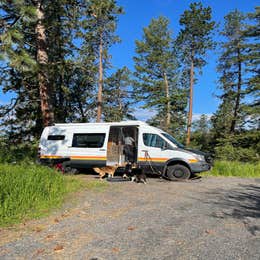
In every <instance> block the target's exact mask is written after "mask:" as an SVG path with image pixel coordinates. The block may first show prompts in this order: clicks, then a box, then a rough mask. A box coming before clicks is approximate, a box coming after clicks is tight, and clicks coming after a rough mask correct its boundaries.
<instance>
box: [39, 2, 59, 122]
mask: <svg viewBox="0 0 260 260" xmlns="http://www.w3.org/2000/svg"><path fill="white" fill-rule="evenodd" d="M36 13H37V24H36V28H35V32H36V37H37V38H36V42H37V62H38V64H39V71H38V80H39V92H40V100H41V112H42V120H43V125H44V126H48V125H52V124H53V123H54V114H53V109H52V105H51V91H50V86H49V84H48V76H47V72H46V65H47V64H48V54H47V42H46V34H45V27H44V24H43V20H44V12H43V10H42V7H41V1H37V2H36Z"/></svg>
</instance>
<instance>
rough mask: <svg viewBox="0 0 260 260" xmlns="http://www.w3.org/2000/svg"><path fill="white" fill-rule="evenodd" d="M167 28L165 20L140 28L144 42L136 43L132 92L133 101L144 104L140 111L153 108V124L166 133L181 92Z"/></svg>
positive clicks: (167, 23)
mask: <svg viewBox="0 0 260 260" xmlns="http://www.w3.org/2000/svg"><path fill="white" fill-rule="evenodd" d="M168 27H169V20H168V19H167V18H165V17H163V16H160V17H159V18H158V19H152V21H151V23H150V24H149V26H148V27H146V28H144V29H143V39H142V40H141V41H139V40H137V41H136V54H137V55H136V56H135V57H134V61H135V73H134V75H135V78H136V80H135V83H134V92H135V99H136V101H141V102H143V103H144V105H143V108H154V109H156V112H157V115H156V116H155V118H154V119H153V121H154V123H155V124H160V125H161V127H162V128H164V129H168V130H169V129H170V128H171V123H172V122H173V118H172V114H173V113H174V106H175V104H177V103H178V102H179V100H178V99H177V98H178V95H179V94H180V93H179V92H180V90H179V89H178V87H177V76H178V70H177V68H178V64H177V61H176V58H175V55H174V51H173V39H172V35H171V31H170V30H169V28H168ZM175 115H176V114H175ZM158 119H160V120H159V122H158ZM161 120H163V122H162V121H161ZM156 122H157V123H156ZM150 123H151V122H150Z"/></svg>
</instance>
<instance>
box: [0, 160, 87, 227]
mask: <svg viewBox="0 0 260 260" xmlns="http://www.w3.org/2000/svg"><path fill="white" fill-rule="evenodd" d="M82 187H86V184H85V182H83V180H79V179H76V178H75V177H74V178H73V177H69V176H64V175H62V174H61V173H59V172H57V171H55V170H52V169H49V168H47V167H43V166H38V165H33V164H32V165H25V164H23V165H10V164H9V165H8V164H0V226H5V225H8V224H13V223H18V222H21V221H23V220H26V219H31V218H35V217H39V216H42V215H46V214H47V213H48V212H49V211H50V209H53V208H55V207H59V206H60V205H61V203H62V202H63V200H64V197H65V195H66V194H67V193H68V192H72V191H76V190H78V189H80V188H82Z"/></svg>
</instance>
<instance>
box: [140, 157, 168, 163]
mask: <svg viewBox="0 0 260 260" xmlns="http://www.w3.org/2000/svg"><path fill="white" fill-rule="evenodd" d="M168 160H169V158H156V157H154V158H147V157H139V158H138V161H141V162H143V161H150V162H166V161H168Z"/></svg>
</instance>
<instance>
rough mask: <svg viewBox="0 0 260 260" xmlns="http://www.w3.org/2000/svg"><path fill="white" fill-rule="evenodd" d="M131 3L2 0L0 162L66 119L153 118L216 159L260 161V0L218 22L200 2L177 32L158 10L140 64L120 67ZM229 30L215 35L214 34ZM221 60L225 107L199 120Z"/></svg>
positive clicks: (139, 47) (28, 152)
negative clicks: (120, 28) (121, 28)
mask: <svg viewBox="0 0 260 260" xmlns="http://www.w3.org/2000/svg"><path fill="white" fill-rule="evenodd" d="M121 16H124V6H119V5H118V4H117V2H116V0H103V1H99V0H52V1H47V0H14V1H9V0H1V2H0V89H1V92H2V94H1V95H3V96H5V95H6V96H7V95H8V96H9V97H10V102H8V103H2V104H0V162H13V161H19V160H23V159H25V158H34V157H35V155H36V153H37V144H38V141H39V137H40V134H41V132H42V130H43V128H44V127H45V126H48V125H52V124H53V123H61V122H67V123H69V122H102V121H104V122H111V121H122V120H135V119H136V118H135V115H134V111H135V107H137V104H139V105H140V104H141V106H142V108H146V109H152V110H153V111H154V116H153V117H151V118H149V120H148V121H147V122H148V123H149V124H151V125H153V126H158V127H159V128H161V129H164V130H165V131H167V132H169V133H171V134H172V135H174V136H175V137H176V138H177V139H178V140H179V141H181V142H182V143H185V144H186V145H187V146H190V147H193V148H197V149H201V150H203V151H207V152H210V153H211V154H212V155H213V156H214V157H215V158H216V159H219V160H227V161H240V162H256V161H258V160H259V154H260V134H259V127H260V121H259V120H260V99H259V94H260V58H259V57H260V56H259V51H260V42H259V39H260V30H259V28H260V7H259V6H256V7H255V10H254V12H251V13H244V12H242V11H240V10H237V9H235V10H233V11H231V12H230V13H228V14H225V16H224V17H223V23H222V24H218V23H217V22H216V21H214V20H213V18H212V9H211V7H210V6H204V5H203V4H202V3H201V2H192V3H191V4H190V6H189V8H188V9H187V10H185V11H184V12H183V14H182V15H181V16H180V17H179V25H180V28H181V29H180V31H179V32H178V34H177V35H176V36H174V37H173V36H172V33H171V30H170V27H169V24H170V19H169V18H167V17H165V16H159V17H155V18H153V19H152V20H151V21H150V24H149V25H148V26H147V27H144V28H142V30H143V31H142V39H138V40H136V41H135V55H134V57H133V61H134V70H131V69H129V68H128V67H127V66H124V67H122V68H119V69H117V70H113V64H112V62H111V54H110V49H111V47H112V46H113V45H115V44H117V43H119V42H120V38H119V37H118V35H117V33H116V29H117V24H118V21H119V19H120V17H121ZM217 30H218V33H220V34H221V35H222V38H223V39H224V40H223V41H222V42H215V41H214V40H213V37H212V35H213V34H214V33H216V31H217ZM216 49H217V50H218V52H219V53H220V55H219V57H218V62H217V64H216V69H217V72H218V81H217V82H216V84H217V88H218V89H219V90H220V93H221V94H220V95H219V96H218V99H219V107H218V109H217V111H216V112H215V113H214V114H213V116H212V117H211V118H208V117H207V116H206V115H202V116H201V117H200V119H199V120H196V121H194V120H192V114H193V110H192V108H193V90H194V87H195V86H196V84H197V76H198V75H199V73H203V68H204V67H205V65H206V64H207V59H208V56H207V52H208V51H210V50H216Z"/></svg>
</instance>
